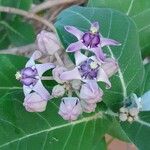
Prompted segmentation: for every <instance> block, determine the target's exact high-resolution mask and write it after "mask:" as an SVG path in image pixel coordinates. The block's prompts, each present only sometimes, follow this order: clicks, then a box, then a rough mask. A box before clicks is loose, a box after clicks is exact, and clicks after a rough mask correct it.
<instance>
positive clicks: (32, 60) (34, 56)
mask: <svg viewBox="0 0 150 150" xmlns="http://www.w3.org/2000/svg"><path fill="white" fill-rule="evenodd" d="M41 56H42V53H41V52H40V51H35V52H34V53H33V54H32V56H31V58H30V59H29V60H28V62H27V63H26V65H25V67H32V66H34V65H35V60H36V59H39V58H40V57H41Z"/></svg>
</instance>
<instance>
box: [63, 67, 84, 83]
mask: <svg viewBox="0 0 150 150" xmlns="http://www.w3.org/2000/svg"><path fill="white" fill-rule="evenodd" d="M60 79H62V80H74V79H80V80H81V75H80V73H79V70H78V68H77V67H75V68H74V69H73V70H71V71H65V72H63V73H62V74H61V75H60Z"/></svg>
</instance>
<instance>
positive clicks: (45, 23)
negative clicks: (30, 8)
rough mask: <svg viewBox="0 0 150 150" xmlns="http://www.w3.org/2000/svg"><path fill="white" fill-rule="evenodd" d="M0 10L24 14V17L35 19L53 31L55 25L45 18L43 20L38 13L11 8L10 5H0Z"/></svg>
mask: <svg viewBox="0 0 150 150" xmlns="http://www.w3.org/2000/svg"><path fill="white" fill-rule="evenodd" d="M0 12H6V13H10V14H17V15H21V16H24V17H26V18H29V19H34V20H37V21H39V22H41V23H42V24H44V25H45V26H47V27H49V28H50V29H51V30H52V31H54V32H55V27H54V26H53V24H51V23H50V22H48V21H47V20H45V19H43V18H42V17H39V16H38V15H36V14H33V13H31V12H27V11H24V10H21V9H17V8H12V7H4V6H0Z"/></svg>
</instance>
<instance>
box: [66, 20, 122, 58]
mask: <svg viewBox="0 0 150 150" xmlns="http://www.w3.org/2000/svg"><path fill="white" fill-rule="evenodd" d="M65 30H66V31H68V32H69V33H71V34H73V35H74V36H76V38H77V39H78V41H77V42H75V43H72V44H70V45H69V46H68V48H67V52H76V51H78V50H80V49H85V50H89V51H91V52H93V53H94V54H95V55H96V56H97V58H98V59H99V60H102V61H103V60H104V59H105V54H104V53H103V51H102V47H104V46H109V45H120V43H119V42H117V41H115V40H112V39H108V38H103V37H102V36H101V35H100V33H99V23H98V22H94V23H92V24H91V27H90V31H87V32H82V31H80V30H79V29H77V28H75V27H74V26H65Z"/></svg>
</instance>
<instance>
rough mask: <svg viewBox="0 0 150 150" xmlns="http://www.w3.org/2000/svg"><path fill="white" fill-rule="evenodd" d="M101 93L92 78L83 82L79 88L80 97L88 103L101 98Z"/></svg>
mask: <svg viewBox="0 0 150 150" xmlns="http://www.w3.org/2000/svg"><path fill="white" fill-rule="evenodd" d="M102 95H103V92H102V90H101V89H100V88H99V87H98V85H97V83H96V81H94V80H90V81H89V82H87V83H85V84H83V85H82V87H81V90H80V98H81V99H83V100H84V101H86V102H87V103H90V104H92V103H96V102H100V101H101V100H102Z"/></svg>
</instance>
